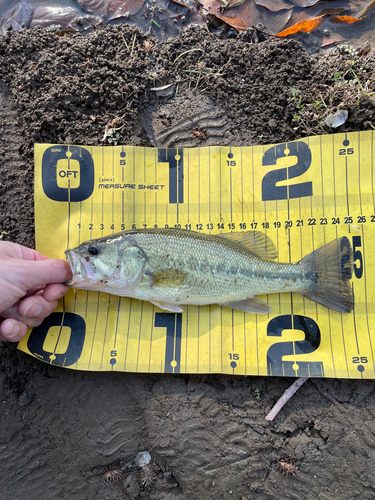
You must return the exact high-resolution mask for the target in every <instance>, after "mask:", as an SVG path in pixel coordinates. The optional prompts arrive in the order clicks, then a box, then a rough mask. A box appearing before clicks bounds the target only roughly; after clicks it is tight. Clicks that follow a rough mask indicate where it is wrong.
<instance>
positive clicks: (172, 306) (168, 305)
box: [150, 300, 184, 313]
mask: <svg viewBox="0 0 375 500" xmlns="http://www.w3.org/2000/svg"><path fill="white" fill-rule="evenodd" d="M150 302H151V304H154V306H157V307H160V309H164V311H171V312H175V313H182V312H184V310H183V309H182V307H181V306H179V305H178V304H171V303H169V302H162V301H159V300H150Z"/></svg>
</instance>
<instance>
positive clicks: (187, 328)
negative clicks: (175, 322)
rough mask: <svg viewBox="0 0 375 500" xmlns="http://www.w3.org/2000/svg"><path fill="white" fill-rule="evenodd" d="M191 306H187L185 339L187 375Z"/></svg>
mask: <svg viewBox="0 0 375 500" xmlns="http://www.w3.org/2000/svg"><path fill="white" fill-rule="evenodd" d="M188 318H189V306H186V339H185V373H187V353H188V336H189V320H188Z"/></svg>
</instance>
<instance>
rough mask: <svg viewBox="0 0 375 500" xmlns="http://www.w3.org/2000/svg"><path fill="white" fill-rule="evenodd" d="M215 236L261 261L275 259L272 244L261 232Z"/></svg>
mask: <svg viewBox="0 0 375 500" xmlns="http://www.w3.org/2000/svg"><path fill="white" fill-rule="evenodd" d="M216 236H220V238H225V239H227V240H229V241H232V242H233V243H237V244H238V245H240V246H242V247H243V248H246V250H248V251H249V252H251V253H253V254H254V255H255V256H257V257H260V258H261V259H276V257H277V250H276V246H275V244H274V242H273V241H272V240H271V238H270V237H269V236H266V235H265V234H264V233H262V232H261V231H244V232H240V231H238V232H234V233H220V234H217V235H216Z"/></svg>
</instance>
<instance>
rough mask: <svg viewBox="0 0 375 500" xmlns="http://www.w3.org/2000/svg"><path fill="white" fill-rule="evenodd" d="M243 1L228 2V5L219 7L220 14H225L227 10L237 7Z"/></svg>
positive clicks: (232, 0) (231, 0)
mask: <svg viewBox="0 0 375 500" xmlns="http://www.w3.org/2000/svg"><path fill="white" fill-rule="evenodd" d="M244 1H245V0H229V2H228V3H226V4H225V5H223V7H221V10H222V12H226V11H227V10H229V9H231V8H232V7H238V6H239V5H241V4H243V3H244Z"/></svg>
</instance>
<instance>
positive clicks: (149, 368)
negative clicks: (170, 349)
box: [148, 304, 155, 373]
mask: <svg viewBox="0 0 375 500" xmlns="http://www.w3.org/2000/svg"><path fill="white" fill-rule="evenodd" d="M151 317H152V321H151V334H150V349H149V353H148V373H150V371H151V353H152V337H153V334H154V323H155V306H154V304H152V316H151Z"/></svg>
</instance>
